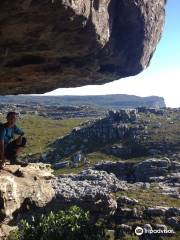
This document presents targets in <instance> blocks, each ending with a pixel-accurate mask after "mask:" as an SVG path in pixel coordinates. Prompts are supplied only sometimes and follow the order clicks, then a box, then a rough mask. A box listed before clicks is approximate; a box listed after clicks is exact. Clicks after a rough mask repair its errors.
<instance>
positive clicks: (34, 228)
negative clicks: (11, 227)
mask: <svg viewBox="0 0 180 240" xmlns="http://www.w3.org/2000/svg"><path fill="white" fill-rule="evenodd" d="M32 239H33V240H50V239H51V240H92V239H93V240H102V239H103V240H105V239H107V238H106V231H105V227H104V225H103V224H102V223H98V222H96V223H92V220H91V218H90V214H89V212H85V211H83V210H82V209H80V208H79V207H76V206H73V207H70V208H69V210H66V211H60V212H58V213H52V212H51V213H50V214H48V215H47V216H45V215H41V217H36V218H33V219H32V221H31V223H28V222H27V221H26V220H22V221H21V222H20V224H19V230H18V231H16V232H14V233H13V234H11V236H10V237H9V240H32Z"/></svg>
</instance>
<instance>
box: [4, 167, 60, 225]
mask: <svg viewBox="0 0 180 240" xmlns="http://www.w3.org/2000/svg"><path fill="white" fill-rule="evenodd" d="M51 177H52V170H51V168H50V167H49V166H48V165H42V164H30V165H28V166H27V167H20V166H16V165H7V166H6V167H5V168H4V169H3V170H1V171H0V222H2V221H9V220H10V219H12V217H13V214H15V213H16V212H18V211H20V209H22V208H23V209H24V210H25V209H28V207H29V206H35V207H37V208H42V207H44V206H46V204H47V203H48V202H50V201H51V200H52V198H53V197H54V194H55V193H54V190H53V189H52V187H51V184H50V183H49V180H48V179H49V178H51Z"/></svg>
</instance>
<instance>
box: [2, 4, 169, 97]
mask: <svg viewBox="0 0 180 240" xmlns="http://www.w3.org/2000/svg"><path fill="white" fill-rule="evenodd" d="M164 5H165V0H149V1H146V0H93V1H89V0H76V1H75V0H73V1H70V0H61V1H57V0H51V1H50V0H45V1H37V0H26V1H23V2H22V1H21V0H14V1H10V0H7V1H1V3H0V64H1V66H0V79H1V81H0V94H18V93H21V94H22V93H43V92H47V91H50V90H53V89H55V88H58V87H75V86H76V87H77V86H82V85H88V84H102V83H105V82H109V81H112V80H115V79H119V78H122V77H126V76H131V75H135V74H138V73H139V72H141V71H142V70H143V69H144V68H146V67H147V66H148V65H149V62H150V59H151V57H152V55H153V52H154V51H155V48H156V45H157V43H158V41H159V39H160V36H161V32H162V27H163V22H164V15H165V14H164Z"/></svg>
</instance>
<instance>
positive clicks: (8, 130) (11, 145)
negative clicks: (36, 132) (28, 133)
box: [0, 112, 26, 168]
mask: <svg viewBox="0 0 180 240" xmlns="http://www.w3.org/2000/svg"><path fill="white" fill-rule="evenodd" d="M6 119H7V122H6V123H4V124H1V125H0V167H1V168H2V167H3V166H4V165H5V161H6V159H7V160H9V161H10V163H11V164H20V165H23V164H24V163H23V162H20V161H18V159H17V156H18V155H19V153H20V152H21V150H22V149H23V148H24V147H25V146H26V138H25V137H23V136H24V132H23V131H22V129H20V128H18V127H17V126H16V120H17V113H16V112H9V113H8V114H7V117H6ZM15 134H17V135H19V136H18V137H17V138H16V139H14V135H15ZM13 139H14V140H13Z"/></svg>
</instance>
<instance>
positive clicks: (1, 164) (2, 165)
mask: <svg viewBox="0 0 180 240" xmlns="http://www.w3.org/2000/svg"><path fill="white" fill-rule="evenodd" d="M5 166H6V163H5V162H4V161H0V169H3V168H4V167H5Z"/></svg>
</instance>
